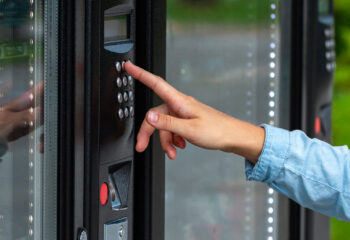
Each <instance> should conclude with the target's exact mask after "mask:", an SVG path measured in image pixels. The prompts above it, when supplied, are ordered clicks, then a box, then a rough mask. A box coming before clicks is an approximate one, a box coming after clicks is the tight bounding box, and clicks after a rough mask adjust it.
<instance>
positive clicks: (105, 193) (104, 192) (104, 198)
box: [100, 183, 108, 205]
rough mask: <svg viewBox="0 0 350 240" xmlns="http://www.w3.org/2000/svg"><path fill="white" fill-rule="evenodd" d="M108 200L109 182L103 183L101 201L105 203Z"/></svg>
mask: <svg viewBox="0 0 350 240" xmlns="http://www.w3.org/2000/svg"><path fill="white" fill-rule="evenodd" d="M107 200H108V186H107V183H102V185H101V189H100V202H101V204H102V205H105V204H106V203H107Z"/></svg>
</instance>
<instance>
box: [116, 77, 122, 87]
mask: <svg viewBox="0 0 350 240" xmlns="http://www.w3.org/2000/svg"><path fill="white" fill-rule="evenodd" d="M116 82H117V86H118V88H120V87H122V84H123V83H122V80H121V78H120V77H117V80H116Z"/></svg>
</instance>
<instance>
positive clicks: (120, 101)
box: [117, 93, 123, 103]
mask: <svg viewBox="0 0 350 240" xmlns="http://www.w3.org/2000/svg"><path fill="white" fill-rule="evenodd" d="M117 98H118V103H122V102H123V95H122V94H121V93H118V95H117Z"/></svg>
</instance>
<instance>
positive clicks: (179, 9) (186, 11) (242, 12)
mask: <svg viewBox="0 0 350 240" xmlns="http://www.w3.org/2000/svg"><path fill="white" fill-rule="evenodd" d="M268 8H269V2H268V1H256V2H252V3H249V4H247V2H246V1H245V0H168V1H167V14H168V18H173V19H176V21H181V22H206V23H217V22H220V23H226V22H227V23H235V24H246V23H251V22H254V23H255V24H256V23H257V22H256V21H257V20H259V23H261V21H266V20H267V19H268V16H267V14H268V12H269V11H266V9H268ZM264 9H265V10H264Z"/></svg>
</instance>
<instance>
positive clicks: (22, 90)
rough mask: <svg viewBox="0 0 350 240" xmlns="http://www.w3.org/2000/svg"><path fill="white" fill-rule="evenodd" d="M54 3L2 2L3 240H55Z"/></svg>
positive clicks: (0, 125) (0, 209)
mask: <svg viewBox="0 0 350 240" xmlns="http://www.w3.org/2000/svg"><path fill="white" fill-rule="evenodd" d="M56 5H57V3H56V2H55V1H46V2H44V1H41V0H0V32H1V34H0V105H1V108H0V191H1V194H0V239H6V240H7V239H18V240H19V239H55V237H56V222H55V221H56V211H57V209H56V198H57V197H56V192H57V185H56V178H57V177H56V172H57V171H56V165H57V149H56V148H57V147H56V146H57V95H58V88H57V36H56V32H57V31H55V30H56V26H57V6H56ZM48 230H50V231H51V235H50V237H48V235H47V233H46V231H48Z"/></svg>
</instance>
